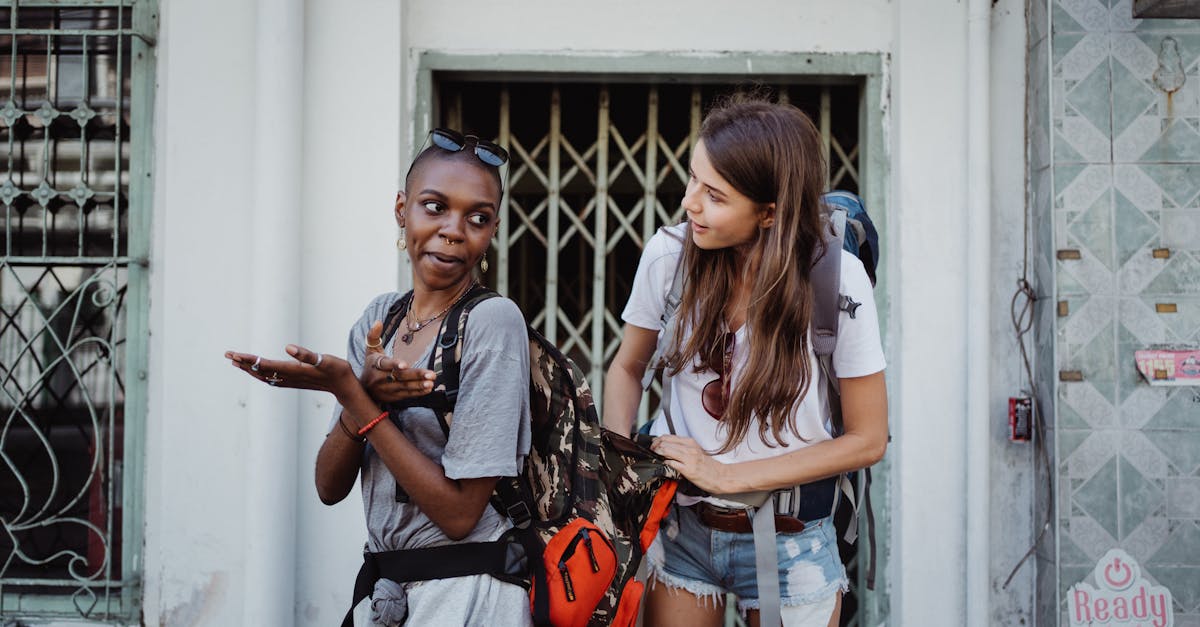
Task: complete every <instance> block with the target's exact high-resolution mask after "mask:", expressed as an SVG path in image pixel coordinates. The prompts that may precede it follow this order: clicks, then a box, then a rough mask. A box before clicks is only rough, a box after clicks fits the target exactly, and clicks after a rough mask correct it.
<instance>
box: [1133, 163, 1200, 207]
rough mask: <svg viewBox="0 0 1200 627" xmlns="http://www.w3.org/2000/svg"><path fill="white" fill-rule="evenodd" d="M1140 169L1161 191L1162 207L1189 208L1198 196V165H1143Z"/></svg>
mask: <svg viewBox="0 0 1200 627" xmlns="http://www.w3.org/2000/svg"><path fill="white" fill-rule="evenodd" d="M1141 168H1142V171H1143V172H1145V173H1146V175H1147V176H1149V177H1150V178H1151V179H1153V180H1154V182H1155V183H1157V184H1158V186H1159V188H1161V189H1162V191H1163V195H1164V199H1163V200H1164V205H1165V204H1166V203H1167V202H1170V203H1173V204H1172V205H1171V206H1175V207H1190V206H1193V205H1192V201H1193V200H1194V199H1195V198H1196V196H1197V194H1200V164H1190V165H1166V164H1145V165H1142V166H1141Z"/></svg>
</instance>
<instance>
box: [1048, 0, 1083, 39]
mask: <svg viewBox="0 0 1200 627" xmlns="http://www.w3.org/2000/svg"><path fill="white" fill-rule="evenodd" d="M1083 30H1084V28H1083V26H1082V25H1080V24H1079V22H1076V21H1075V18H1073V17H1071V14H1070V13H1067V12H1066V11H1064V10H1063V8H1062V6H1061V5H1060V4H1059V3H1058V2H1054V8H1053V9H1051V12H1050V32H1052V33H1070V32H1082V31H1083ZM1056 39H1057V38H1056ZM1054 47H1055V48H1057V47H1058V45H1057V44H1056V45H1055V46H1054Z"/></svg>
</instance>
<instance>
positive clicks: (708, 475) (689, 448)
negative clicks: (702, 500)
mask: <svg viewBox="0 0 1200 627" xmlns="http://www.w3.org/2000/svg"><path fill="white" fill-rule="evenodd" d="M650 450H652V451H654V452H655V453H658V454H659V455H662V456H663V457H665V458H666V464H667V465H668V466H670V467H671V468H674V469H675V470H678V471H679V473H680V474H682V475H683V476H684V477H687V479H688V481H691V482H692V483H693V484H695V485H696V487H698V488H700V489H701V490H704V491H706V492H708V493H709V494H723V493H725V492H728V490H725V489H724V486H723V482H722V479H723V478H724V470H725V464H722V463H721V462H719V461H717V460H715V459H713V457H712V455H709V454H708V453H707V452H705V450H704V449H703V448H701V447H700V445H699V444H697V443H696V441H695V440H693V439H691V438H685V437H681V436H678V435H662V436H659V437H657V438H655V439H654V443H653V444H651V445H650Z"/></svg>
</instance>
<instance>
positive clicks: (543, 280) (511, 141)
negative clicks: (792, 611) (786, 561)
mask: <svg viewBox="0 0 1200 627" xmlns="http://www.w3.org/2000/svg"><path fill="white" fill-rule="evenodd" d="M442 78H443V80H440V81H437V90H436V93H435V97H436V100H437V102H436V106H435V109H434V112H435V116H434V120H435V125H445V126H449V127H452V128H455V129H459V130H462V131H464V132H466V133H472V134H475V135H478V136H480V137H488V138H494V139H495V140H496V141H497V142H498V143H500V144H501V145H503V146H505V147H506V148H507V149H508V151H509V153H510V155H511V157H510V165H509V166H508V172H507V176H508V193H507V195H506V197H505V199H504V202H503V205H502V206H501V212H500V219H501V222H500V229H499V233H498V234H497V237H496V241H495V242H494V244H493V245H492V247H491V248H490V249H489V253H488V254H489V256H490V257H491V258H490V260H489V264H490V266H491V268H492V269H491V270H490V271H489V272H488V273H487V274H486V275H485V276H484V279H485V280H486V281H488V282H489V283H490V285H491V287H493V288H495V289H497V291H499V292H500V293H502V294H505V295H507V296H509V297H510V298H512V299H513V300H514V301H516V302H517V304H519V305H520V306H521V309H522V311H524V312H525V314H526V316H527V317H528V318H529V321H530V324H532V325H533V326H534V327H535V328H537V329H538V330H539V331H541V332H542V333H543V334H545V335H546V337H547V338H549V339H550V340H551V341H553V342H555V343H556V344H557V345H558V346H559V347H560V348H561V349H562V350H563V352H564V353H566V354H567V355H568V356H570V357H571V359H573V360H574V361H575V362H576V363H577V364H578V365H579V366H580V368H582V369H583V370H584V371H585V372H586V373H587V374H588V377H589V383H590V384H591V386H592V392H593V394H594V395H595V397H596V398H597V399H600V398H602V396H603V383H604V382H603V377H604V371H605V369H606V368H607V366H608V364H609V362H610V361H611V359H612V357H613V355H614V354H616V350H617V347H618V345H619V344H620V338H621V329H622V326H623V323H622V322H621V320H620V316H621V310H622V309H623V308H624V306H625V302H626V301H627V300H628V298H629V292H630V289H631V287H632V284H633V277H634V274H635V271H636V269H637V264H638V259H639V258H640V254H641V249H642V246H643V245H644V244H645V242H646V240H647V239H649V238H650V236H651V235H653V234H654V232H655V230H656V229H658V227H659V226H662V225H664V224H675V223H678V222H679V221H680V220H681V219H682V218H683V210H682V208H681V207H680V202H681V200H682V197H683V193H684V188H685V186H686V184H687V179H688V175H687V171H688V161H689V159H690V154H691V148H692V146H693V145H694V143H695V141H696V137H697V134H698V133H699V129H700V122H701V120H702V119H703V114H704V112H706V111H707V110H708V109H709V107H710V106H711V105H712V104H713V102H714V100H715V99H716V98H717V97H719V96H720V95H721V94H725V93H729V92H730V91H733V90H734V89H736V87H735V86H731V85H713V84H706V85H681V84H678V83H673V82H668V81H662V82H653V81H651V80H647V81H646V82H639V83H630V84H620V83H616V84H595V83H583V82H563V83H551V82H504V81H480V80H474V79H473V78H472V79H471V80H457V79H456V78H455V77H453V76H446V77H442ZM757 89H758V90H761V91H764V92H765V93H771V94H774V97H776V98H777V99H779V100H781V101H784V102H791V103H792V104H795V105H796V106H798V107H799V108H801V109H803V110H804V111H806V112H807V113H808V114H809V115H810V116H811V117H812V119H813V121H814V122H815V123H816V124H817V126H818V128H819V129H820V130H821V136H822V139H823V141H824V143H825V152H826V154H827V155H828V160H829V181H830V187H831V188H835V189H845V190H849V191H853V192H858V191H859V169H860V168H859V148H858V147H859V136H860V133H859V120H860V108H861V100H862V89H863V88H862V86H861V85H860V84H858V83H843V84H824V85H802V84H791V85H773V86H759V87H757ZM417 143H418V144H419V143H420V142H417ZM658 394H659V384H658V383H657V382H655V383H654V384H653V388H652V390H651V393H650V394H647V395H644V396H643V399H642V405H641V407H640V409H639V416H638V423H639V424H641V423H643V422H645V421H646V420H647V418H648V417H649V416H651V415H652V408H656V407H657V406H658ZM842 554H843V561H845V562H846V563H847V567H848V572H849V576H850V580H851V582H852V583H854V584H856V583H857V581H858V576H857V570H858V568H857V559H856V556H855V547H853V546H848V545H843V546H842ZM856 590H857V586H856V585H855V586H853V589H852V590H851V592H850V594H848V595H846V597H845V599H843V611H842V625H857V624H858V617H857V605H858V599H857V596H856ZM726 624H728V625H733V624H741V619H740V617H739V616H738V615H737V612H736V611H730V612H729V613H728V615H727V621H726Z"/></svg>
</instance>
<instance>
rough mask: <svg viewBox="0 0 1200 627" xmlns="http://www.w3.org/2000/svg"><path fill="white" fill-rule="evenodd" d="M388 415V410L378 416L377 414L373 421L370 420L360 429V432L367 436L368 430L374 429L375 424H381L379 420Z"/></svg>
mask: <svg viewBox="0 0 1200 627" xmlns="http://www.w3.org/2000/svg"><path fill="white" fill-rule="evenodd" d="M387 417H388V413H387V412H386V411H385V412H383V413H381V414H379V415H378V416H375V419H374V420H372V421H371V422H368V423H367V424H366V425H364V426H363V428H362V429H359V430H358V434H359V435H361V436H366V435H367V432H368V431H370V430H371V429H374V428H375V425H377V424H379V421H381V420H383V419H384V418H387Z"/></svg>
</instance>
